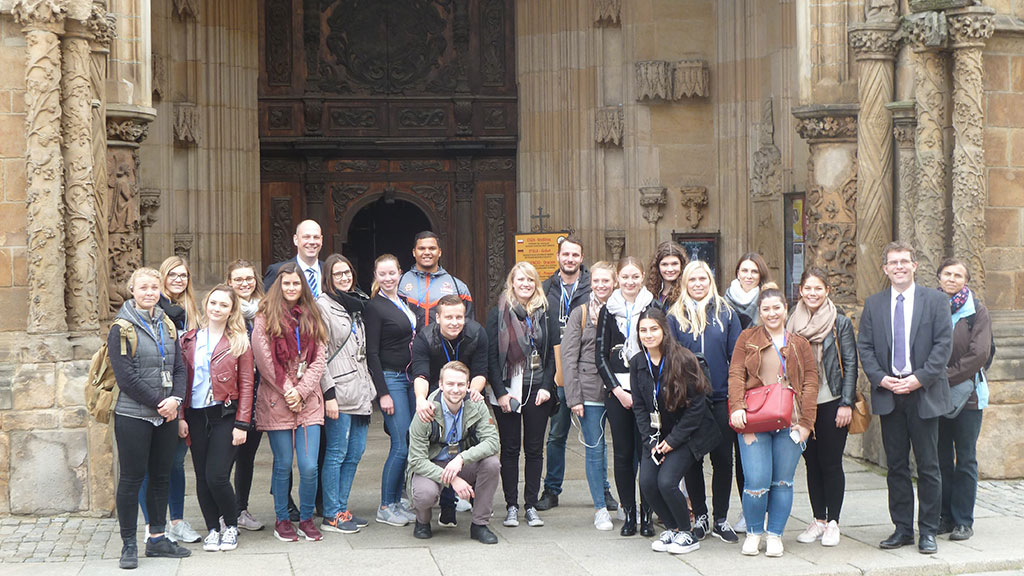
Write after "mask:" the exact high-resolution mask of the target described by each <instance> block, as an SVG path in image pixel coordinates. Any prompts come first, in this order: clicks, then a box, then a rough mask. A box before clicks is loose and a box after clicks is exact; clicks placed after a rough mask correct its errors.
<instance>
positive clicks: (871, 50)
mask: <svg viewBox="0 0 1024 576" xmlns="http://www.w3.org/2000/svg"><path fill="white" fill-rule="evenodd" d="M895 32H896V23H895V22H893V23H892V24H891V25H888V26H885V25H883V26H879V25H877V24H872V23H864V24H854V25H851V26H850V30H849V34H850V47H851V48H853V52H854V54H855V55H856V57H857V59H858V60H862V59H865V58H880V59H884V60H892V59H893V58H895V57H896V50H897V49H899V41H898V40H897V38H896V35H895Z"/></svg>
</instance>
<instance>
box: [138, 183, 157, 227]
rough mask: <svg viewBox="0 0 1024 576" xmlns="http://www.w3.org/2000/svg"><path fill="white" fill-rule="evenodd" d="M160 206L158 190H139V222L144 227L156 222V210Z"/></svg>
mask: <svg viewBox="0 0 1024 576" xmlns="http://www.w3.org/2000/svg"><path fill="white" fill-rule="evenodd" d="M159 208H160V190H159V189H157V188H143V189H142V190H139V223H140V224H142V225H143V226H145V227H146V228H148V227H150V226H152V225H153V223H155V222H156V211H157V210H158V209H159Z"/></svg>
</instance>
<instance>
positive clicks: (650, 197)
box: [640, 186, 667, 224]
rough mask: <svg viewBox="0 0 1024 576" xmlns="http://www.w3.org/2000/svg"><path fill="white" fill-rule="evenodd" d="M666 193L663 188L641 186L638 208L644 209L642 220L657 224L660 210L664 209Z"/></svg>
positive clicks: (659, 218)
mask: <svg viewBox="0 0 1024 576" xmlns="http://www.w3.org/2000/svg"><path fill="white" fill-rule="evenodd" d="M666 195H667V191H666V189H665V187H664V186H641V187H640V206H641V207H642V208H643V209H644V220H647V221H648V222H650V223H651V224H657V223H658V220H661V209H662V208H664V207H665V202H666Z"/></svg>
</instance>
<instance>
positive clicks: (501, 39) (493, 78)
mask: <svg viewBox="0 0 1024 576" xmlns="http://www.w3.org/2000/svg"><path fill="white" fill-rule="evenodd" d="M482 4H483V6H481V8H480V50H481V51H482V54H481V63H480V73H481V74H482V76H483V85H484V86H504V85H505V1H504V0H483V2H482Z"/></svg>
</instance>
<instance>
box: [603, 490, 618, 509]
mask: <svg viewBox="0 0 1024 576" xmlns="http://www.w3.org/2000/svg"><path fill="white" fill-rule="evenodd" d="M604 507H605V508H607V509H608V511H609V512H615V511H616V510H618V509H619V502H618V501H617V500H615V497H614V496H612V491H611V490H608V489H607V488H605V490H604Z"/></svg>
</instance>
